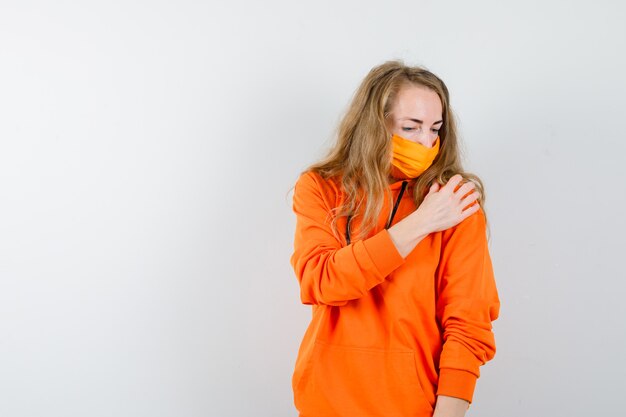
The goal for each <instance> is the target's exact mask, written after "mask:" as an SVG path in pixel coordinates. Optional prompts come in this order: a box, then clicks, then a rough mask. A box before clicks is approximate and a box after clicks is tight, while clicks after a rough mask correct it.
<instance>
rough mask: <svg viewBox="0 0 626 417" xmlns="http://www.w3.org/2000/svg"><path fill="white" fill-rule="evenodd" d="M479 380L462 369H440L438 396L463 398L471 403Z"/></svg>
mask: <svg viewBox="0 0 626 417" xmlns="http://www.w3.org/2000/svg"><path fill="white" fill-rule="evenodd" d="M477 379H478V377H477V376H476V375H474V374H473V373H471V372H468V371H464V370H461V369H452V368H443V369H440V370H439V385H438V387H437V395H447V396H449V397H456V398H461V399H463V400H466V401H469V402H470V403H471V402H472V398H473V396H474V388H475V387H476V380H477Z"/></svg>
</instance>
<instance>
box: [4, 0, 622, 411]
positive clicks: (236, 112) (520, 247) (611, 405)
mask: <svg viewBox="0 0 626 417" xmlns="http://www.w3.org/2000/svg"><path fill="white" fill-rule="evenodd" d="M220 3H222V4H220ZM625 18H626V6H624V3H623V2H621V1H617V0H616V1H593V2H582V1H518V2H507V1H472V2H469V1H446V2H442V1H438V2H435V1H417V0H413V1H404V2H401V1H389V2H380V1H363V0H360V1H356V0H353V1H349V2H346V1H344V2H341V1H319V0H318V1H315V2H294V1H264V2H255V1H247V2H236V1H228V2H219V3H218V2H206V1H205V2H200V1H196V2H192V1H182V0H177V1H170V2H163V1H143V2H140V1H106V2H105V1H101V2H86V1H82V2H78V1H74V2H72V1H56V2H44V1H39V2H28V1H11V2H9V1H4V0H2V2H1V3H0V415H2V416H6V417H26V416H29V417H30V416H63V417H68V416H81V417H83V416H93V417H96V416H116V417H126V416H128V417H136V416H146V417H148V416H149V417H157V416H171V417H180V416H193V417H195V416H198V417H199V416H216V417H230V416H267V417H281V416H295V415H296V410H295V408H294V407H293V404H292V392H291V373H292V371H293V366H294V361H295V357H296V353H297V349H298V346H299V343H300V341H301V338H302V336H303V333H304V330H305V328H306V326H307V324H308V320H309V318H310V307H309V306H304V305H302V304H301V303H300V299H299V291H298V284H297V280H296V278H295V275H294V273H293V271H292V269H291V266H290V265H289V256H290V255H291V250H292V245H293V231H294V226H295V215H294V214H293V213H292V211H291V194H288V192H289V190H290V188H291V186H292V185H293V183H294V182H295V180H296V179H297V176H298V174H299V172H300V171H301V170H302V169H303V168H304V167H305V166H306V165H308V164H309V163H311V162H314V161H315V160H317V159H318V158H319V157H321V156H322V155H323V153H324V151H325V149H326V148H327V147H328V146H329V144H330V143H331V139H332V132H333V129H334V128H335V126H336V125H337V123H338V121H339V119H340V117H341V115H342V112H343V111H345V109H346V107H347V105H348V103H349V101H350V98H351V96H352V93H353V92H354V90H355V89H356V87H357V86H358V84H359V83H360V82H361V80H362V79H363V77H364V76H365V75H366V74H367V72H368V71H369V70H370V68H372V67H373V66H375V65H378V64H380V63H382V62H384V61H385V60H387V59H393V58H400V59H403V60H405V62H406V63H407V64H417V65H424V66H426V67H427V68H428V69H430V70H431V71H433V72H435V73H436V74H437V75H439V76H440V77H441V78H442V79H443V80H444V81H445V82H446V84H447V85H448V87H449V89H450V92H451V104H452V107H453V109H454V111H455V112H456V114H457V116H458V117H459V128H460V133H461V138H462V140H463V143H464V149H465V156H466V159H465V160H466V167H467V169H468V170H470V171H472V172H475V173H476V174H478V175H479V176H480V177H481V178H482V179H483V181H484V183H485V186H486V197H487V200H486V211H487V214H488V216H489V217H488V218H489V221H490V225H491V241H490V249H491V255H492V259H493V263H494V270H495V272H496V279H497V284H498V290H499V294H500V298H501V302H502V307H501V312H500V314H501V315H500V318H499V319H498V320H497V321H496V322H494V331H495V334H496V343H497V353H496V356H495V358H494V359H493V361H491V362H489V363H488V364H487V365H485V366H483V367H482V368H481V377H480V378H479V380H478V382H477V387H476V392H475V396H474V404H473V405H472V407H471V408H470V410H469V411H468V413H467V415H468V416H477V417H478V416H481V417H486V416H494V417H501V416H520V417H522V416H524V417H526V416H555V415H557V416H570V417H571V416H590V415H618V414H621V413H622V412H623V409H624V403H623V390H624V380H625V379H626V359H625V358H624V352H625V351H626V330H625V329H626V326H625V323H624V317H626V307H625V303H624V291H625V290H626V285H625V283H624V281H625V279H626V274H625V273H624V267H623V262H624V250H625V249H626V245H625V244H624V234H625V233H626V226H625V221H624V211H625V210H624V205H625V204H626V198H625V192H624V190H625V188H626V187H625V186H624V183H625V180H626V175H625V174H626V169H625V168H624V166H625V164H624V161H625V152H626V145H625V141H626V135H625V133H624V120H625V119H626V117H625V116H626V81H625V74H626V59H625V58H624V51H626V26H625V25H624V20H625ZM355 417H358V416H355Z"/></svg>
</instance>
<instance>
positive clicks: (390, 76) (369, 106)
mask: <svg viewBox="0 0 626 417" xmlns="http://www.w3.org/2000/svg"><path fill="white" fill-rule="evenodd" d="M405 85H417V86H422V87H426V88H428V89H430V90H432V91H434V92H436V93H437V94H438V95H439V98H440V100H441V103H442V108H443V110H442V111H443V115H442V116H443V117H442V119H443V124H442V125H441V128H440V129H439V138H440V139H439V141H440V148H439V153H438V155H437V157H436V158H435V160H434V161H433V163H432V165H431V166H430V167H429V168H428V169H427V170H426V171H424V172H423V173H422V174H420V175H419V176H418V177H417V178H416V179H415V186H414V187H413V196H412V197H413V200H414V202H415V206H416V207H419V205H420V204H421V203H422V201H423V200H424V197H425V196H426V194H427V193H428V190H429V188H430V186H431V184H433V181H435V180H436V181H438V182H439V183H440V184H442V185H443V184H445V183H447V182H448V180H449V179H450V178H451V177H452V176H454V175H455V174H461V176H462V177H463V181H462V183H463V182H465V181H472V182H474V184H475V185H476V190H477V191H478V192H479V194H480V197H479V199H478V204H480V206H481V208H482V209H483V211H484V203H485V193H484V186H483V183H482V181H481V180H480V178H479V177H478V176H476V175H474V174H472V173H469V172H465V171H464V170H463V167H462V164H461V157H460V150H459V143H458V139H457V127H456V122H455V117H454V115H453V111H452V108H451V107H450V95H449V93H448V88H447V87H446V85H445V83H444V82H443V81H442V80H441V79H440V78H439V77H437V76H436V75H435V74H433V73H432V72H430V71H429V70H428V69H426V68H424V67H420V66H407V65H405V64H404V63H403V62H402V61H400V60H392V61H387V62H385V63H383V64H382V65H379V66H377V67H374V68H372V69H371V70H370V72H369V73H368V74H367V76H366V77H365V79H364V80H363V81H362V83H361V85H360V86H359V87H358V89H357V90H356V92H355V94H354V96H353V98H352V101H351V103H350V105H349V107H348V109H347V111H346V113H345V114H344V116H343V118H342V119H341V121H340V123H339V125H338V127H337V130H336V141H335V143H334V145H333V146H332V147H331V148H330V149H329V151H328V153H327V155H326V156H325V157H324V158H322V159H321V160H320V161H318V162H316V163H314V164H312V165H310V166H309V167H307V168H306V169H305V170H304V171H302V172H301V174H304V173H306V172H309V171H314V172H316V173H318V174H319V175H320V176H321V177H322V178H324V179H334V180H336V181H337V182H338V184H340V185H341V188H342V190H343V192H344V193H345V198H344V200H343V204H341V205H339V206H338V207H335V208H334V209H333V211H334V213H335V214H334V215H333V216H332V220H331V229H332V231H333V233H334V234H335V236H336V237H337V238H338V239H339V236H340V235H341V234H342V233H340V232H339V230H338V228H337V218H338V217H341V216H350V223H352V221H353V220H354V219H355V218H356V217H358V216H360V215H362V216H363V217H362V220H361V227H360V229H359V230H358V233H354V232H353V241H356V240H359V239H363V238H364V237H366V236H367V234H368V233H369V232H370V231H371V230H372V229H373V228H375V227H376V224H377V223H378V219H379V217H380V213H381V210H382V207H383V200H384V196H385V191H386V190H387V189H388V188H389V185H390V178H391V177H390V170H391V161H392V153H393V145H392V141H391V136H392V133H391V132H390V131H389V129H388V128H387V124H386V121H387V117H389V115H390V112H391V108H392V106H393V104H394V102H395V99H396V95H397V94H398V91H399V90H400V89H401V88H402V87H403V86H405ZM387 195H388V200H389V206H390V207H391V206H393V201H392V196H391V193H387ZM364 201H365V209H364V210H362V205H363V202H364ZM361 211H363V214H361ZM485 215H486V214H485ZM390 216H391V213H389V217H390ZM387 220H389V219H387ZM351 230H352V228H351Z"/></svg>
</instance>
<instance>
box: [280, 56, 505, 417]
mask: <svg viewBox="0 0 626 417" xmlns="http://www.w3.org/2000/svg"><path fill="white" fill-rule="evenodd" d="M483 203H484V193H483V186H482V182H481V181H480V179H479V178H478V177H476V176H475V175H472V174H469V173H465V172H464V171H463V169H462V167H461V163H460V158H459V150H458V143H457V136H456V127H455V121H454V118H453V114H452V110H451V108H450V98H449V94H448V89H447V87H446V86H445V84H444V83H443V81H442V80H440V79H439V78H438V77H437V76H435V75H434V74H433V73H431V72H430V71H428V70H426V69H424V68H421V67H408V66H406V65H404V64H403V63H402V62H401V61H389V62H386V63H384V64H382V65H380V66H378V67H375V68H373V69H372V70H371V71H370V72H369V74H368V75H367V76H366V77H365V79H364V80H363V82H362V84H361V85H360V87H359V88H358V90H357V92H356V94H355V96H354V98H353V101H352V103H351V105H350V107H349V109H348V111H347V113H346V115H345V116H344V118H343V120H342V121H341V123H340V125H339V130H338V134H337V142H336V144H335V145H334V147H333V148H332V149H331V150H330V152H329V154H328V156H327V157H326V158H325V159H323V160H322V161H320V162H318V163H316V164H314V165H312V166H311V167H309V168H308V169H306V170H305V171H304V172H303V173H302V174H301V175H300V177H299V178H298V181H297V182H296V185H295V190H294V196H293V210H294V212H295V213H296V231H295V241H294V252H293V255H292V256H291V259H290V262H291V265H292V266H293V268H294V271H295V274H296V277H297V278H298V281H299V284H300V297H301V301H302V303H304V304H309V305H312V309H313V316H312V320H311V323H310V325H309V327H308V328H307V330H306V333H305V335H304V338H303V340H302V343H301V345H300V349H299V352H298V358H297V360H296V366H295V371H294V373H293V378H292V388H293V392H294V402H295V406H296V408H297V409H298V411H299V412H300V414H299V415H300V417H334V416H337V417H340V416H341V417H383V416H384V417H408V416H415V417H422V416H434V417H438V416H439V417H443V416H446V417H447V416H463V415H465V412H466V410H467V408H468V407H469V404H470V403H471V401H472V397H473V393H474V388H475V384H476V380H477V378H478V377H479V376H480V373H479V367H480V366H481V365H483V364H485V363H486V362H487V361H488V360H490V359H492V358H493V357H494V355H495V350H496V348H495V339H494V335H493V332H492V326H491V323H492V321H494V320H495V319H497V317H498V314H499V309H500V301H499V299H498V293H497V289H496V284H495V279H494V275H493V270H492V264H491V259H490V256H489V251H488V247H487V236H486V224H487V223H486V216H485V212H484V210H483V209H482V207H481V206H482V205H483Z"/></svg>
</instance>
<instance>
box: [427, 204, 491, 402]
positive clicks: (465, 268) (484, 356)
mask: <svg viewBox="0 0 626 417" xmlns="http://www.w3.org/2000/svg"><path fill="white" fill-rule="evenodd" d="M442 246H443V247H442V251H441V258H440V263H439V269H438V274H437V275H438V276H437V283H438V284H437V286H438V288H437V293H438V295H437V320H438V321H439V323H440V324H441V326H442V329H443V349H442V352H441V356H440V360H439V371H440V373H439V384H438V388H437V395H447V396H450V397H457V398H462V399H464V400H467V401H469V402H470V403H471V402H472V397H473V394H474V388H475V385H476V380H477V379H478V378H479V377H480V371H479V367H480V366H481V365H484V364H485V363H486V362H487V361H489V360H491V359H492V358H493V357H494V356H495V353H496V345H495V338H494V334H493V332H492V325H491V322H492V321H494V320H496V319H497V318H498V315H499V311H500V300H499V298H498V291H497V288H496V282H495V278H494V274H493V268H492V264H491V258H490V256H489V250H488V247H487V236H486V223H485V215H484V212H483V210H482V208H481V209H479V210H478V211H477V212H476V213H474V214H472V215H471V216H469V217H468V218H466V219H465V220H463V221H462V222H461V223H459V224H458V225H457V226H456V227H453V228H450V229H447V230H446V231H444V234H443V242H442Z"/></svg>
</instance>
